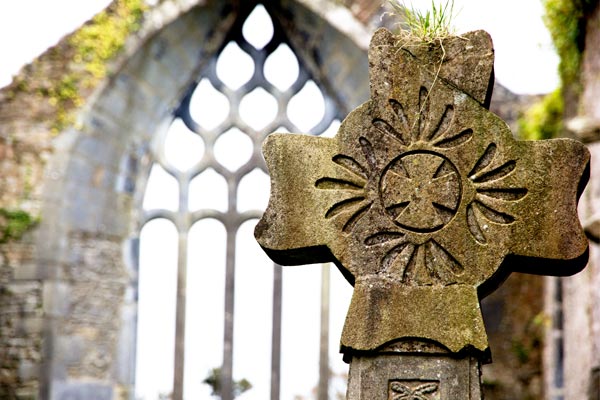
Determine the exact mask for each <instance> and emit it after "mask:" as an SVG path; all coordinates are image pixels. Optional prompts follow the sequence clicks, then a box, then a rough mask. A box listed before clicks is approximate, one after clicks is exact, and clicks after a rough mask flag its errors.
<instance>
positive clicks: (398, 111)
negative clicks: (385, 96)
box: [390, 99, 410, 134]
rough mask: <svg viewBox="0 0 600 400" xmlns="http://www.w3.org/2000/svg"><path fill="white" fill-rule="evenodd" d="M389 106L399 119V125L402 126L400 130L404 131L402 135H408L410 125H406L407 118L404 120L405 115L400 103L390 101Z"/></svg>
mask: <svg viewBox="0 0 600 400" xmlns="http://www.w3.org/2000/svg"><path fill="white" fill-rule="evenodd" d="M390 105H391V106H392V109H393V110H394V112H395V113H396V115H397V116H398V118H399V119H400V124H401V125H402V129H403V130H404V132H403V133H405V134H410V124H409V123H408V118H406V113H405V112H404V108H403V107H402V104H400V102H398V101H397V100H394V99H390Z"/></svg>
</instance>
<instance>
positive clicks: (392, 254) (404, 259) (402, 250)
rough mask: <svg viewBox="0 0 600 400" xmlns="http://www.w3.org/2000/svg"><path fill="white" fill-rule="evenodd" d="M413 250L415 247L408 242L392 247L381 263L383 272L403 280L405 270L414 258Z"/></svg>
mask: <svg viewBox="0 0 600 400" xmlns="http://www.w3.org/2000/svg"><path fill="white" fill-rule="evenodd" d="M415 248H416V247H415V245H414V244H412V243H410V242H404V243H400V244H399V245H397V246H395V247H393V248H392V249H391V250H390V251H388V252H387V253H386V255H385V256H384V258H383V260H382V261H381V266H382V269H383V271H386V272H387V273H389V274H390V275H393V276H395V277H397V278H398V279H400V280H403V279H404V276H405V274H406V268H407V267H408V265H409V264H410V262H411V261H412V259H413V258H414V255H415Z"/></svg>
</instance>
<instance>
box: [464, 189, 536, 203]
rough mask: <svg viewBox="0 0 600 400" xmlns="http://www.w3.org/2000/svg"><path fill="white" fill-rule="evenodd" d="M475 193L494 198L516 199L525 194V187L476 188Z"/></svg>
mask: <svg viewBox="0 0 600 400" xmlns="http://www.w3.org/2000/svg"><path fill="white" fill-rule="evenodd" d="M476 190H477V193H479V194H480V195H482V196H486V197H492V198H494V199H500V200H506V201H516V200H521V199H522V198H523V197H525V196H526V195H527V189H514V188H506V189H476Z"/></svg>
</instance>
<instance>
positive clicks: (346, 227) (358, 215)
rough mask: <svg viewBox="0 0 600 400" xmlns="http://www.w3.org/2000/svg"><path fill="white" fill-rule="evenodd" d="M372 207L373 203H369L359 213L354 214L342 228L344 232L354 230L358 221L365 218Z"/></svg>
mask: <svg viewBox="0 0 600 400" xmlns="http://www.w3.org/2000/svg"><path fill="white" fill-rule="evenodd" d="M372 205H373V202H371V203H368V204H367V205H365V206H364V207H362V208H360V209H359V210H358V211H356V212H355V213H354V214H352V216H351V217H350V218H349V219H348V221H346V223H345V224H344V227H343V228H342V230H343V231H344V232H349V231H351V230H352V229H353V228H354V226H355V225H356V223H357V222H358V221H360V219H361V218H362V217H364V216H365V214H366V213H367V211H369V210H370V209H371V206H372Z"/></svg>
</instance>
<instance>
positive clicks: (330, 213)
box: [325, 196, 365, 218]
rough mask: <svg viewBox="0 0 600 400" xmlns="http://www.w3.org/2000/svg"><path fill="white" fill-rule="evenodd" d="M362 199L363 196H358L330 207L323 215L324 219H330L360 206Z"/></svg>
mask: <svg viewBox="0 0 600 400" xmlns="http://www.w3.org/2000/svg"><path fill="white" fill-rule="evenodd" d="M364 199H365V198H364V196H359V197H351V198H349V199H345V200H342V201H339V202H337V203H335V204H334V205H333V206H331V208H330V209H329V210H327V213H325V218H332V217H335V216H336V215H338V214H340V213H343V212H344V211H348V210H349V209H352V208H354V206H356V205H357V204H360V203H361V202H362V201H363V200H364Z"/></svg>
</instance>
